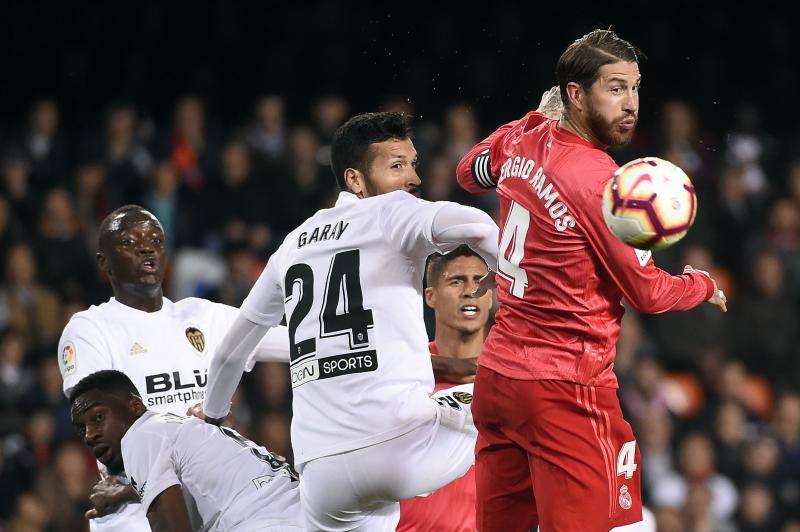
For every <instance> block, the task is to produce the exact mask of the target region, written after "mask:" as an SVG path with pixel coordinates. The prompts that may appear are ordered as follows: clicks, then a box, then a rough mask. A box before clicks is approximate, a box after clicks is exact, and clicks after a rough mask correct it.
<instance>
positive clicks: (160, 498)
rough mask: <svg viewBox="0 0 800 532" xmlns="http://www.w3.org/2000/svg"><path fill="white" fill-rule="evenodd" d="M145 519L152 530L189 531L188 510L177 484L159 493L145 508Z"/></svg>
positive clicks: (160, 531) (158, 531) (159, 531)
mask: <svg viewBox="0 0 800 532" xmlns="http://www.w3.org/2000/svg"><path fill="white" fill-rule="evenodd" d="M147 520H148V521H150V528H151V529H152V531H153V532H191V530H192V527H191V524H190V522H189V512H188V511H187V510H186V503H185V502H184V499H183V492H182V491H181V487H180V486H179V485H174V486H170V487H169V488H167V489H165V490H164V491H162V492H161V493H159V494H158V495H157V496H156V498H155V499H154V500H153V502H152V503H151V504H150V508H148V510H147Z"/></svg>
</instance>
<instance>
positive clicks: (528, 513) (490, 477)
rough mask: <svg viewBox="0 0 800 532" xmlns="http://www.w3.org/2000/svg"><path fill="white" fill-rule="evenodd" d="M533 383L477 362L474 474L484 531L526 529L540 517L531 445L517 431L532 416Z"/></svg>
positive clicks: (479, 514) (474, 410) (474, 407)
mask: <svg viewBox="0 0 800 532" xmlns="http://www.w3.org/2000/svg"><path fill="white" fill-rule="evenodd" d="M530 386H531V385H530V381H520V380H517V379H509V378H508V377H505V376H503V375H500V374H499V373H496V372H494V371H492V370H490V369H487V368H485V367H480V368H478V375H477V377H476V379H475V400H474V402H473V404H472V416H473V419H474V420H475V426H476V427H477V429H478V441H477V445H476V450H475V480H476V491H477V523H478V529H479V530H481V531H482V532H484V531H489V532H493V531H498V532H499V531H516V530H525V531H527V530H528V529H529V528H531V527H534V526H535V525H536V523H537V520H538V518H537V512H536V504H535V499H534V493H533V484H532V481H531V471H530V468H529V457H528V449H527V448H526V447H530V445H528V446H526V445H522V444H524V443H525V442H524V441H523V440H524V438H523V437H522V435H521V434H520V433H519V431H518V429H519V428H520V427H527V426H529V425H530V419H531V418H532V414H531V412H532V410H533V408H534V404H533V401H532V400H531V398H530V397H528V394H529V392H530ZM531 445H532V444H531Z"/></svg>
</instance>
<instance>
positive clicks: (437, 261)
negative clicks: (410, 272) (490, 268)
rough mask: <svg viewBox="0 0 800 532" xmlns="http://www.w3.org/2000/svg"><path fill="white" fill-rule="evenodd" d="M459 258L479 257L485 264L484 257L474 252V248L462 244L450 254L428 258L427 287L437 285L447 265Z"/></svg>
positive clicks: (436, 254) (434, 255)
mask: <svg viewBox="0 0 800 532" xmlns="http://www.w3.org/2000/svg"><path fill="white" fill-rule="evenodd" d="M459 257H477V258H479V259H481V262H483V257H481V256H480V255H478V254H477V253H475V252H474V251H472V248H470V247H469V246H468V245H466V244H461V245H460V246H458V247H457V248H456V249H454V250H453V251H451V252H450V253H444V254H442V253H434V254H433V255H431V256H430V257H428V265H427V266H426V267H425V286H432V285H434V284H436V281H438V280H439V277H441V276H442V274H443V273H444V270H445V268H447V265H448V264H450V263H451V262H453V261H454V260H455V259H457V258H459Z"/></svg>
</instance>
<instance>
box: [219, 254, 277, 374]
mask: <svg viewBox="0 0 800 532" xmlns="http://www.w3.org/2000/svg"><path fill="white" fill-rule="evenodd" d="M224 254H225V264H226V267H227V272H226V275H225V278H224V280H223V281H222V283H221V284H220V285H219V286H218V287H217V288H216V289H215V290H214V291H212V292H211V293H210V294H208V296H209V298H210V299H212V300H213V301H216V302H218V303H224V304H226V305H230V306H232V307H237V308H238V307H240V306H241V305H242V302H243V301H244V298H246V297H247V294H249V293H250V289H251V288H252V287H253V284H255V282H256V279H258V276H259V275H260V274H261V270H263V269H264V264H263V263H262V262H261V261H259V258H258V255H256V253H255V252H254V251H253V250H252V248H250V246H248V245H247V244H246V243H245V242H242V241H233V242H229V243H228V245H227V246H226V248H225V250H224ZM287 371H288V369H286V368H285V371H284V373H283V378H284V380H285V377H286V372H287Z"/></svg>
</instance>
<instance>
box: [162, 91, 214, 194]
mask: <svg viewBox="0 0 800 532" xmlns="http://www.w3.org/2000/svg"><path fill="white" fill-rule="evenodd" d="M169 153H170V155H171V158H172V162H173V163H174V164H175V168H176V169H177V170H178V175H179V176H180V178H181V184H183V185H185V186H186V187H187V188H188V189H189V190H191V191H192V192H199V191H200V190H201V189H202V188H203V186H204V185H205V183H206V181H207V179H208V177H209V176H210V175H211V174H213V172H214V170H215V169H216V167H217V160H218V154H217V146H216V143H215V142H214V137H213V135H212V134H211V133H210V131H209V128H208V127H207V124H206V108H205V104H204V103H203V101H202V100H201V99H200V98H198V97H197V96H184V97H183V98H181V99H180V100H178V103H177V104H176V105H175V115H174V119H173V124H172V131H171V133H170V137H169Z"/></svg>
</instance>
